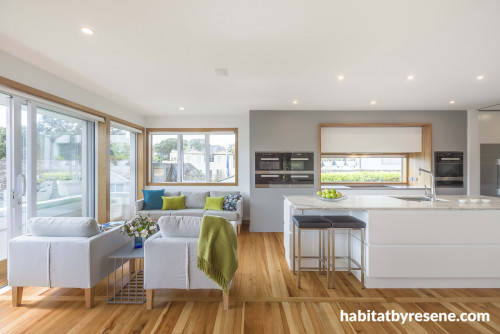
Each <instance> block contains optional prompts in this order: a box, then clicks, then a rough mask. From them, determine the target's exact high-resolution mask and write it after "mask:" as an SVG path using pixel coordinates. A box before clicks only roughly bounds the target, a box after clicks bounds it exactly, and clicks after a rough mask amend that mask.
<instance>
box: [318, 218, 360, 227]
mask: <svg viewBox="0 0 500 334" xmlns="http://www.w3.org/2000/svg"><path fill="white" fill-rule="evenodd" d="M323 217H324V218H325V219H326V220H328V221H330V222H331V223H332V227H333V228H365V227H366V223H365V222H364V221H362V220H359V219H358V218H355V217H353V216H323Z"/></svg>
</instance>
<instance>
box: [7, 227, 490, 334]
mask: <svg viewBox="0 0 500 334" xmlns="http://www.w3.org/2000/svg"><path fill="white" fill-rule="evenodd" d="M238 238H239V268H238V271H237V273H236V276H235V278H234V280H233V284H232V286H231V290H230V309H229V310H228V311H224V310H223V307H222V292H221V291H218V290H191V291H184V290H158V291H156V293H155V303H154V309H153V310H146V304H142V305H116V304H107V303H106V280H103V281H102V282H100V283H99V284H98V285H97V286H96V290H95V304H96V305H95V307H94V308H93V309H85V301H84V293H83V290H80V289H63V288H60V289H59V288H53V289H48V288H39V287H26V288H24V293H23V302H22V305H21V307H17V308H14V307H12V306H11V292H6V293H4V294H3V295H0V333H51V334H53V333H258V334H263V333H272V334H278V333H453V334H455V333H500V289H361V286H360V283H359V281H358V280H357V279H356V278H355V277H354V276H353V275H347V273H345V272H337V273H336V275H335V286H336V288H335V289H330V290H329V289H326V278H325V276H324V275H318V274H317V273H315V272H305V273H304V275H303V280H302V289H298V288H297V278H296V276H295V275H293V274H292V273H291V272H290V270H289V269H288V266H287V264H286V262H285V257H284V249H283V236H282V234H281V233H249V232H248V226H243V229H242V234H241V235H239V237H238ZM125 273H126V272H125ZM126 274H127V273H126ZM118 277H119V278H120V276H118ZM119 281H121V280H119ZM118 284H119V283H117V285H118ZM341 310H343V311H344V312H357V311H358V310H362V311H368V310H371V311H376V312H385V311H392V310H394V311H396V312H403V313H408V312H446V313H450V312H453V313H456V314H460V313H462V312H488V313H489V314H490V317H491V319H490V321H489V322H474V323H458V322H407V323H405V324H402V323H400V322H392V323H390V322H349V321H345V322H342V321H340V312H341Z"/></svg>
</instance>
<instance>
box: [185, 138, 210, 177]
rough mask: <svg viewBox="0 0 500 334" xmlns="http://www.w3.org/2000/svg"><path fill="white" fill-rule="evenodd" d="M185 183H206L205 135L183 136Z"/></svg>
mask: <svg viewBox="0 0 500 334" xmlns="http://www.w3.org/2000/svg"><path fill="white" fill-rule="evenodd" d="M182 143H183V156H184V164H183V171H182V180H183V181H184V182H206V162H205V135H183V136H182Z"/></svg>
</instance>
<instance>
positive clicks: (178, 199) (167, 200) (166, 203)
mask: <svg viewBox="0 0 500 334" xmlns="http://www.w3.org/2000/svg"><path fill="white" fill-rule="evenodd" d="M162 199H163V206H162V208H161V209H162V210H181V209H185V208H186V206H185V205H184V199H185V196H167V197H162Z"/></svg>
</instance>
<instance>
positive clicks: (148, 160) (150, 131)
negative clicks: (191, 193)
mask: <svg viewBox="0 0 500 334" xmlns="http://www.w3.org/2000/svg"><path fill="white" fill-rule="evenodd" d="M155 132H173V133H180V134H182V133H207V132H234V135H235V140H234V145H235V148H234V155H235V161H234V174H235V175H234V182H231V183H229V182H151V147H150V145H151V143H150V135H151V134H154V133H155ZM145 137H146V145H145V150H146V160H145V163H146V185H147V186H175V187H184V186H186V187H189V186H217V187H228V186H238V160H239V159H238V128H147V129H146V135H145Z"/></svg>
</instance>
